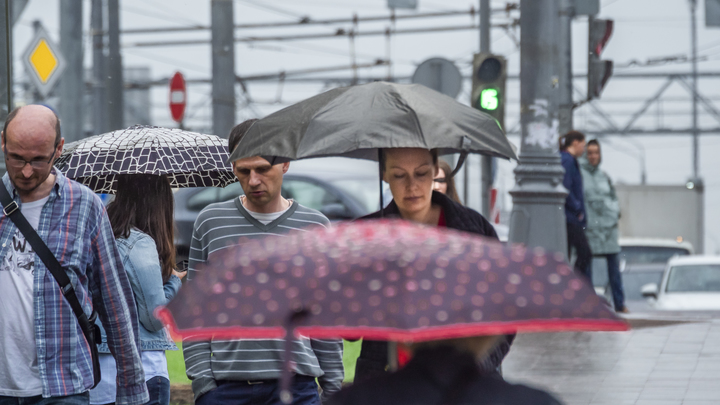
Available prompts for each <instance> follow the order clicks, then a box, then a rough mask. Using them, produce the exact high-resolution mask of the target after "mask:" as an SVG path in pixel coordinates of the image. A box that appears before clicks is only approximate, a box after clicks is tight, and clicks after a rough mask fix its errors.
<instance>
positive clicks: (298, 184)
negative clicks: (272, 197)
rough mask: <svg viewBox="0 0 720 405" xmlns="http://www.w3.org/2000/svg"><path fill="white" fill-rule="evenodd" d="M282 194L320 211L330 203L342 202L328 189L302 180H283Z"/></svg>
mask: <svg viewBox="0 0 720 405" xmlns="http://www.w3.org/2000/svg"><path fill="white" fill-rule="evenodd" d="M282 195H283V197H285V198H292V199H293V200H296V201H297V202H298V203H300V204H302V205H304V206H306V207H308V208H312V209H315V210H318V211H322V210H323V208H325V207H326V206H328V205H330V204H342V201H340V199H339V198H338V197H336V196H335V195H334V194H332V193H331V192H330V191H329V190H327V189H325V188H323V187H321V186H319V185H317V184H314V183H311V182H309V181H304V180H289V179H286V180H285V181H283V185H282Z"/></svg>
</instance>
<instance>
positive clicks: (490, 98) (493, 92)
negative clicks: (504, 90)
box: [479, 89, 500, 111]
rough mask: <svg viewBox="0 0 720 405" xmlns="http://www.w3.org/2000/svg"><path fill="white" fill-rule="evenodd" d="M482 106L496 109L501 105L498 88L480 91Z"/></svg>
mask: <svg viewBox="0 0 720 405" xmlns="http://www.w3.org/2000/svg"><path fill="white" fill-rule="evenodd" d="M479 101H480V108H482V109H483V110H487V111H495V110H497V108H498V107H499V106H500V100H499V97H498V91H497V89H484V90H483V91H481V92H480V100H479Z"/></svg>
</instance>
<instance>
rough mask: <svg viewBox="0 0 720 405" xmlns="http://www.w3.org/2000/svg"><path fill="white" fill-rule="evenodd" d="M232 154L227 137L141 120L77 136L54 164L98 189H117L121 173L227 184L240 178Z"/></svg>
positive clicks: (174, 182) (185, 183) (180, 183)
mask: <svg viewBox="0 0 720 405" xmlns="http://www.w3.org/2000/svg"><path fill="white" fill-rule="evenodd" d="M227 157H228V146H227V139H223V138H220V137H218V136H215V135H205V134H199V133H196V132H189V131H184V130H181V129H176V128H161V127H153V126H144V125H136V126H133V127H130V128H127V129H122V130H118V131H113V132H109V133H107V134H102V135H96V136H92V137H89V138H86V139H83V140H80V141H77V142H73V143H71V144H69V145H67V146H66V147H65V149H64V150H63V153H62V155H60V157H59V158H58V160H57V161H56V162H55V165H56V167H57V168H58V169H60V170H61V171H62V172H63V173H64V174H65V175H66V176H67V177H69V178H71V179H73V180H76V181H78V182H80V183H82V184H85V185H86V186H88V187H90V188H91V189H92V190H93V191H95V192H97V193H114V192H115V187H116V181H115V176H117V175H120V174H153V175H163V174H164V175H167V176H168V179H169V180H170V186H171V187H225V186H226V185H228V184H230V183H233V182H234V181H236V178H235V176H234V175H233V172H232V166H230V165H229V164H227V163H226V160H227Z"/></svg>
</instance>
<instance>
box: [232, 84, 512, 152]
mask: <svg viewBox="0 0 720 405" xmlns="http://www.w3.org/2000/svg"><path fill="white" fill-rule="evenodd" d="M378 148H424V149H438V151H439V152H440V154H446V153H455V152H460V153H481V154H484V155H489V156H497V157H502V158H506V159H510V158H512V159H517V157H516V155H515V149H514V147H513V146H512V144H510V142H509V141H508V140H507V137H506V136H505V134H504V133H503V131H502V129H500V126H499V125H498V124H497V122H496V121H495V119H493V118H492V117H491V116H489V115H487V114H485V113H482V112H480V111H478V110H476V109H474V108H471V107H469V106H466V105H463V104H460V103H458V102H457V101H455V100H454V99H452V98H450V97H448V96H446V95H443V94H441V93H438V92H437V91H435V90H431V89H429V88H427V87H425V86H422V85H417V84H410V85H406V84H395V83H386V82H374V83H369V84H364V85H359V86H350V87H342V88H336V89H333V90H330V91H327V92H325V93H322V94H319V95H317V96H314V97H311V98H309V99H307V100H304V101H301V102H299V103H297V104H294V105H291V106H289V107H287V108H285V109H282V110H280V111H278V112H276V113H274V114H271V115H268V116H267V117H265V118H263V119H261V120H259V121H257V122H256V123H255V124H253V126H252V127H251V128H250V129H249V130H248V133H247V135H246V136H245V137H243V139H242V140H241V141H240V143H239V144H238V147H237V148H236V149H235V151H234V152H233V154H232V155H231V157H230V160H237V159H242V158H246V157H252V156H264V157H275V158H280V161H283V160H295V159H304V158H311V157H324V156H345V157H354V158H361V159H371V160H377V158H378V152H377V149H378Z"/></svg>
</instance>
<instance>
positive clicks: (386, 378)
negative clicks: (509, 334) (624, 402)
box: [328, 335, 560, 405]
mask: <svg viewBox="0 0 720 405" xmlns="http://www.w3.org/2000/svg"><path fill="white" fill-rule="evenodd" d="M502 340H503V337H502V336H492V335H491V336H476V337H469V338H460V339H447V340H438V341H430V342H421V343H414V344H413V343H411V344H409V345H408V350H409V351H410V352H412V355H413V357H412V360H410V362H409V363H408V364H407V365H406V366H405V367H403V368H402V369H400V370H398V371H397V372H394V373H390V374H387V375H381V376H379V377H375V378H371V379H369V380H367V381H365V382H361V383H359V384H355V385H352V386H350V387H348V388H346V389H343V390H342V391H340V392H339V393H338V394H337V395H335V396H334V397H333V398H332V399H331V400H330V402H329V404H328V405H419V404H445V405H450V404H465V405H471V404H473V405H474V404H482V405H499V404H502V405H528V404H532V405H560V402H559V401H558V400H557V399H556V398H554V397H553V396H552V395H550V394H549V393H547V392H544V391H542V390H539V389H535V388H531V387H528V386H526V385H522V384H511V383H508V382H506V381H505V380H503V379H502V378H498V376H496V375H488V374H487V373H483V372H482V370H481V369H480V367H479V366H478V364H482V363H483V362H484V361H485V359H486V358H487V356H488V355H489V354H490V353H492V351H493V349H494V347H495V345H497V344H498V342H501V341H502Z"/></svg>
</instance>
